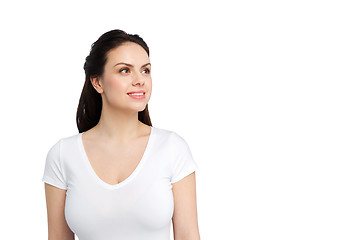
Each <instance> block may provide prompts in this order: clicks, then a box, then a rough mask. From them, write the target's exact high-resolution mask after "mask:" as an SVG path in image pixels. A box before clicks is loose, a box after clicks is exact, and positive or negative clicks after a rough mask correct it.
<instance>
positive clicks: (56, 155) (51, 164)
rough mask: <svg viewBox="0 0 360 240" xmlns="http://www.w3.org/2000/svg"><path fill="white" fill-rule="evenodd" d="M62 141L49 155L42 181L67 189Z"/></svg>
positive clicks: (56, 144) (55, 145)
mask: <svg viewBox="0 0 360 240" xmlns="http://www.w3.org/2000/svg"><path fill="white" fill-rule="evenodd" d="M60 147H61V139H60V140H59V141H58V142H57V143H55V144H54V145H53V146H52V147H51V148H50V150H49V151H48V153H47V156H46V161H45V169H44V174H43V178H42V181H43V182H45V183H48V184H50V185H52V186H55V187H57V188H60V189H64V190H66V189H67V184H66V179H65V177H64V171H63V169H64V168H63V166H62V162H61V159H60Z"/></svg>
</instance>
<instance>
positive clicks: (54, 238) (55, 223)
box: [45, 183, 75, 240]
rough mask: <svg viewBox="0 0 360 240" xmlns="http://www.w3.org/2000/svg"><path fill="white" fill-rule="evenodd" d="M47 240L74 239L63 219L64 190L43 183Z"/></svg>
mask: <svg viewBox="0 0 360 240" xmlns="http://www.w3.org/2000/svg"><path fill="white" fill-rule="evenodd" d="M45 197H46V208H47V220H48V239H49V240H74V239H75V236H74V233H73V232H72V231H71V229H70V228H69V226H68V225H67V223H66V220H65V199H66V190H64V189H60V188H57V187H54V186H52V185H50V184H47V183H45Z"/></svg>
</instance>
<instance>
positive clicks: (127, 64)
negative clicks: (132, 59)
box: [114, 62, 151, 68]
mask: <svg viewBox="0 0 360 240" xmlns="http://www.w3.org/2000/svg"><path fill="white" fill-rule="evenodd" d="M119 64H124V65H126V66H129V67H134V66H133V65H131V64H129V63H124V62H120V63H117V64H115V65H114V67H115V66H117V65H119ZM146 65H151V63H146V64H144V65H142V66H141V67H142V68H143V67H145V66H146Z"/></svg>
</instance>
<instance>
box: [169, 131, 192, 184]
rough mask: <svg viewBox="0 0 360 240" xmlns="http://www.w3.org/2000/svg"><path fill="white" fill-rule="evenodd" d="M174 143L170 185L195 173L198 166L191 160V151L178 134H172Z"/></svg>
mask: <svg viewBox="0 0 360 240" xmlns="http://www.w3.org/2000/svg"><path fill="white" fill-rule="evenodd" d="M174 136H175V141H174V142H173V147H174V149H173V152H174V154H175V155H174V159H173V160H174V161H173V166H172V167H173V175H172V178H171V181H170V182H171V183H175V182H178V181H180V180H181V179H183V178H184V177H186V176H188V175H189V174H190V173H193V172H194V171H197V170H198V169H199V166H198V165H197V163H196V162H195V160H194V159H193V156H192V153H191V150H190V147H189V145H188V144H187V142H186V141H185V140H184V139H183V138H182V137H181V136H179V135H178V134H176V133H175V134H174Z"/></svg>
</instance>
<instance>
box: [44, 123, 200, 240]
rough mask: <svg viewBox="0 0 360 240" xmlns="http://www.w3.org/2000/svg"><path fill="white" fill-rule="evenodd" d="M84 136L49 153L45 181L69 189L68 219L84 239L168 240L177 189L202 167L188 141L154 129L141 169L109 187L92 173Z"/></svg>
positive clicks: (61, 143) (62, 141)
mask: <svg viewBox="0 0 360 240" xmlns="http://www.w3.org/2000/svg"><path fill="white" fill-rule="evenodd" d="M81 135H82V133H79V134H75V135H72V136H69V137H64V138H61V139H59V140H58V141H57V142H56V143H55V144H54V145H53V146H52V147H51V148H50V150H49V151H48V153H47V157H46V161H45V168H44V174H43V178H42V181H43V182H45V183H48V184H50V185H52V186H55V187H57V188H60V189H64V190H66V201H65V219H66V222H67V224H68V226H69V228H70V229H71V230H72V231H73V232H74V233H75V234H76V235H77V237H78V238H79V240H103V239H106V240H120V239H126V240H169V239H170V235H171V234H172V233H171V232H170V229H171V219H172V216H173V211H174V199H173V194H172V184H173V183H175V182H178V181H180V180H181V179H183V178H184V177H186V176H187V175H189V174H190V173H192V172H194V171H196V170H198V168H199V167H198V165H197V163H196V162H195V161H194V159H193V156H192V153H191V150H190V148H189V145H188V144H187V142H186V141H185V140H184V139H183V138H182V137H181V136H180V135H178V134H177V133H176V132H174V131H170V130H166V129H161V128H156V127H154V126H152V127H151V133H150V137H149V140H148V143H147V146H146V149H145V152H144V154H143V156H142V158H141V161H140V162H139V164H138V166H137V167H136V169H135V170H134V171H133V172H132V173H131V175H130V176H129V177H128V178H126V179H125V180H124V181H122V182H120V183H118V184H116V185H110V184H108V183H106V182H104V181H102V180H101V179H100V178H99V177H98V176H97V174H96V173H95V171H94V169H93V168H92V166H91V164H90V162H89V160H88V158H87V155H86V152H85V149H84V145H83V142H82V138H81Z"/></svg>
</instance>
